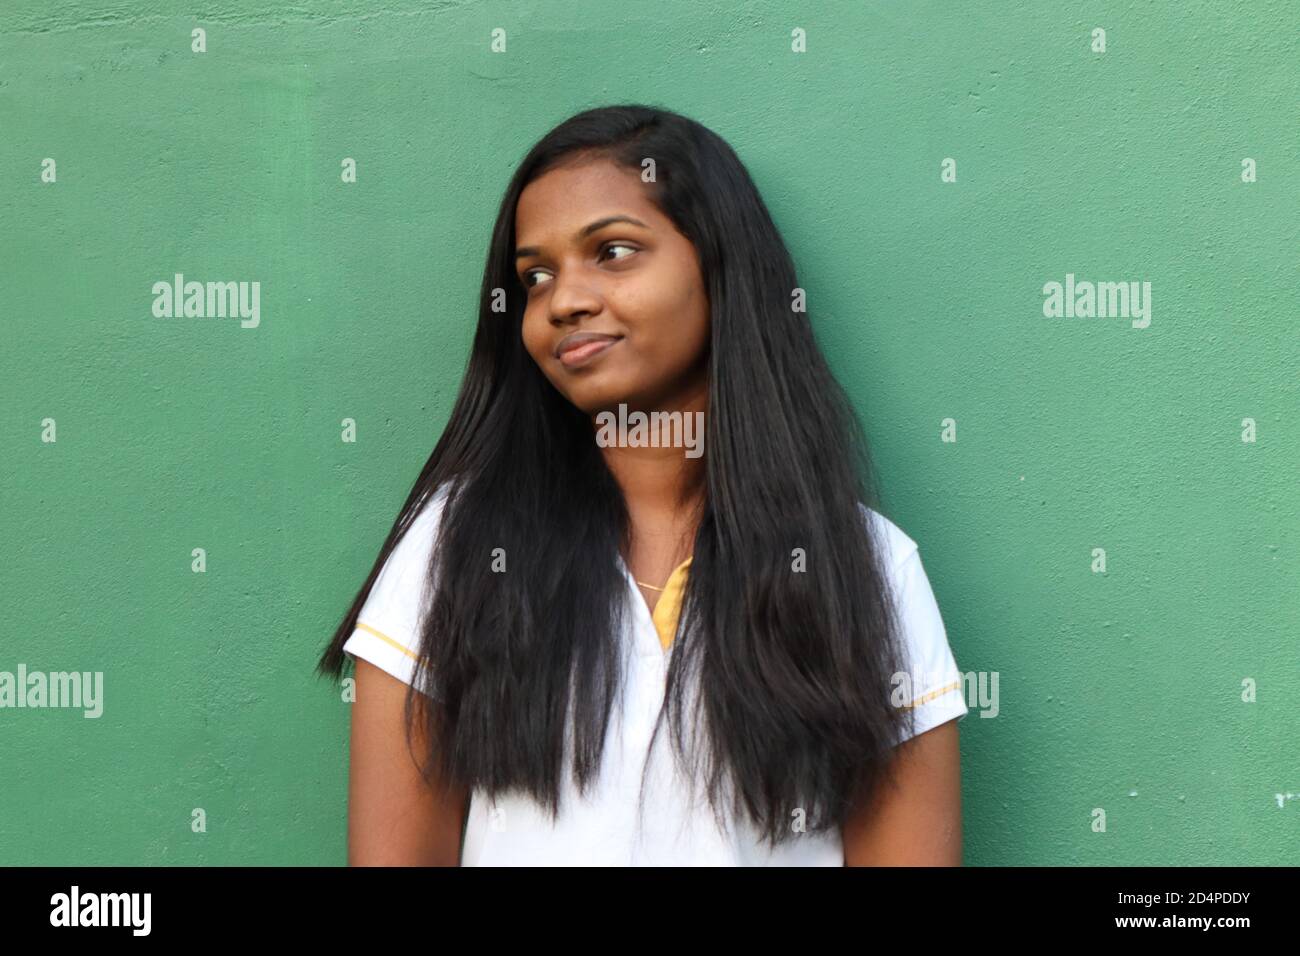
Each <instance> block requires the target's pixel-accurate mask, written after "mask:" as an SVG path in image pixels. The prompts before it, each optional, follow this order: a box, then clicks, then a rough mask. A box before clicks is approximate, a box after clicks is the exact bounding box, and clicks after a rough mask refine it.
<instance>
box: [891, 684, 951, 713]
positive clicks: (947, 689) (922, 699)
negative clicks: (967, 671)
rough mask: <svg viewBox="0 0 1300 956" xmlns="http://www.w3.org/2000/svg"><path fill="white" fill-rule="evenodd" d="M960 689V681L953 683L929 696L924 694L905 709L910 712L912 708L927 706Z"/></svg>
mask: <svg viewBox="0 0 1300 956" xmlns="http://www.w3.org/2000/svg"><path fill="white" fill-rule="evenodd" d="M959 687H961V680H960V679H958V680H955V681H953V682H952V683H951V684H949V685H948V686H947V687H940V688H939V689H938V690H932V691H930V693H928V694H922V695H921V696H920V697H918V698H916V700H914V701H912V702H911V703H910V704H904V705H903V709H904V710H910V709H911V708H913V707H917V706H920V705H921V704H927V703H929V702H930V701H932V700H934V699H935V698H936V697H942V696H943V695H944V694H949V693H951V692H952V691H954V690H956V689H957V688H959Z"/></svg>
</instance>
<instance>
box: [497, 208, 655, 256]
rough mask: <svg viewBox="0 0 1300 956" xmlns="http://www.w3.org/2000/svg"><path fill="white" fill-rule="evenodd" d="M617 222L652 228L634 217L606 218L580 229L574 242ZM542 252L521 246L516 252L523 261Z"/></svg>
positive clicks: (575, 235)
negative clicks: (526, 257)
mask: <svg viewBox="0 0 1300 956" xmlns="http://www.w3.org/2000/svg"><path fill="white" fill-rule="evenodd" d="M615 222H629V223H631V224H632V225H634V226H640V227H641V228H642V229H649V228H650V227H649V226H647V225H646V224H645V223H643V222H642V221H641V220H640V219H634V218H633V217H632V216H606V217H605V218H604V219H597V220H596V221H595V222H593V223H589V224H588V225H585V226H583V227H582V228H581V229H579V230H578V231H577V232H576V233H575V234H574V236H573V241H574V242H577V241H579V240H581V239H585V238H587V237H588V236H590V235H591V234H592V233H593V232H595V231H596V230H597V229H604V228H605V227H606V226H608V225H610V224H611V223H615ZM540 251H541V250H540V249H539V248H538V247H537V246H521V247H520V248H518V249H516V250H515V258H516V259H522V258H524V257H525V256H535V255H537V254H538V253H539V252H540Z"/></svg>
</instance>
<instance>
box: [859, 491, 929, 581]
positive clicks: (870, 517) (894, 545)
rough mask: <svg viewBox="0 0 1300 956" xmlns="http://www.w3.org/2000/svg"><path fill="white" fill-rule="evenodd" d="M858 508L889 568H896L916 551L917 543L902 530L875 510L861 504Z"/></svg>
mask: <svg viewBox="0 0 1300 956" xmlns="http://www.w3.org/2000/svg"><path fill="white" fill-rule="evenodd" d="M858 508H859V510H860V511H861V512H862V517H863V520H864V521H865V522H866V523H867V525H868V527H869V529H870V534H871V535H872V537H873V538H874V540H875V541H876V543H877V545H878V547H879V548H880V549H881V551H882V552H883V553H884V555H885V556H886V557H887V559H888V562H889V566H890V567H891V568H896V567H898V566H899V565H900V564H901V563H902V562H903V561H905V560H907V558H909V557H910V556H911V555H912V553H913V552H915V551H917V550H918V545H917V543H916V542H915V541H914V540H912V538H911V537H909V536H908V535H907V533H906V532H904V531H903V529H902V528H900V527H899V526H898V525H897V524H895V523H894V522H893V521H891V520H890V519H889V518H887V517H885V516H884V515H883V514H881V513H880V512H879V511H877V510H876V509H875V508H872V507H869V506H868V505H865V504H863V503H862V502H858Z"/></svg>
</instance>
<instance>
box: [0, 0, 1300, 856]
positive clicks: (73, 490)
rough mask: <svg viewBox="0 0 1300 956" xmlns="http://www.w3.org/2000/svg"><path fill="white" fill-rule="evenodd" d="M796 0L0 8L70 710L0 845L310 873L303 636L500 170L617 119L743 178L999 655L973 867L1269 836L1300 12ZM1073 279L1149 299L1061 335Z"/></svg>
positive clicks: (324, 788) (10, 270) (10, 539)
mask: <svg viewBox="0 0 1300 956" xmlns="http://www.w3.org/2000/svg"><path fill="white" fill-rule="evenodd" d="M806 6H807V8H808V9H806V10H805V9H804V7H805V5H804V4H799V3H795V4H791V3H782V2H776V0H772V2H731V3H723V2H696V3H662V2H656V3H651V4H642V3H631V2H617V3H610V2H608V0H602V2H587V0H581V2H577V0H575V2H562V3H561V2H543V0H521V2H512V3H473V2H460V3H457V2H443V3H433V4H417V3H414V2H409V0H398V2H384V3H380V2H374V0H370V2H362V0H357V2H349V3H310V4H309V3H300V4H295V5H293V6H292V7H283V8H281V9H278V10H277V9H272V8H273V7H276V5H275V4H262V3H247V4H234V3H226V2H218V3H215V4H211V5H209V6H208V7H207V8H206V9H207V12H206V13H205V14H204V15H203V16H202V18H196V17H195V16H194V15H193V14H192V13H184V14H180V15H178V14H176V13H174V12H173V10H172V8H170V6H169V5H167V4H162V3H125V2H120V0H119V2H115V3H112V2H110V3H97V4H91V3H87V2H81V0H78V2H69V0H63V2H51V3H44V4H18V5H13V4H5V5H4V7H3V9H2V10H0V226H2V228H0V321H2V322H3V336H4V347H3V349H0V382H3V385H2V386H0V387H2V388H3V395H4V403H3V414H2V415H0V460H2V461H3V471H2V474H0V480H2V482H3V485H2V487H3V507H2V509H0V522H2V523H3V524H2V527H0V538H2V539H3V545H2V547H3V585H4V587H3V594H4V597H5V606H6V620H5V623H4V625H3V626H2V627H0V671H7V672H15V673H16V671H17V669H18V667H19V665H23V666H25V667H26V668H27V669H28V670H40V671H63V670H69V671H71V670H76V671H86V672H101V673H102V674H103V682H104V683H103V688H104V692H103V701H102V704H103V712H102V714H101V715H100V716H99V717H97V718H91V719H87V718H86V717H84V716H83V714H82V712H80V711H77V710H75V709H54V708H46V709H35V708H26V709H20V708H4V709H0V773H2V774H3V778H4V785H3V786H2V787H0V863H7V864H28V863H36V862H43V863H54V864H73V863H90V864H151V863H181V864H235V863H252V864H274V863H308V864H337V863H341V862H343V860H344V856H345V852H344V841H345V812H346V768H347V726H348V712H347V708H348V704H346V703H343V702H341V701H340V693H339V691H338V689H337V688H334V687H332V686H330V685H328V684H327V683H326V682H323V681H319V680H317V679H316V678H315V677H314V675H313V671H312V668H313V665H314V662H315V659H316V656H317V654H318V653H319V651H320V649H321V648H322V646H323V644H324V642H325V641H326V640H327V638H328V636H329V634H330V632H331V631H332V629H333V628H334V627H335V626H336V625H337V623H338V621H339V618H340V616H341V615H342V614H343V612H344V611H345V610H346V608H347V606H348V604H349V603H350V601H351V599H352V597H353V596H354V595H355V593H356V589H357V588H358V587H359V586H360V584H361V583H362V581H363V579H364V575H365V573H366V571H367V570H369V567H370V563H371V561H372V560H373V558H374V556H375V554H376V552H377V550H378V548H379V546H380V544H381V543H382V540H383V537H384V534H385V532H386V531H387V529H388V526H389V523H390V522H391V521H392V519H393V517H394V516H395V515H396V513H397V510H398V508H399V507H400V505H401V502H402V499H403V497H404V496H405V493H406V491H407V490H408V488H409V487H410V484H411V482H412V481H413V480H414V478H415V476H416V474H417V472H418V470H419V468H420V466H421V464H422V463H423V462H424V460H425V458H426V457H427V455H428V453H429V452H430V450H431V449H432V447H433V444H434V442H435V441H436V439H437V437H438V435H439V433H440V429H441V427H442V424H443V423H444V421H445V419H446V416H447V414H448V413H449V411H450V402H451V399H452V397H453V395H454V393H455V389H456V387H457V385H458V382H459V378H460V375H461V372H462V369H463V364H464V360H465V358H466V355H467V352H468V347H469V342H470V338H471V332H472V327H473V317H474V315H475V310H476V301H475V297H476V293H477V287H478V283H479V281H480V276H481V270H482V262H483V256H484V252H485V250H486V244H487V240H488V232H489V228H490V225H491V222H492V219H493V217H494V215H495V211H496V204H497V202H498V201H499V197H500V195H501V192H502V190H503V188H504V186H505V182H506V179H507V178H508V175H509V173H510V171H511V169H512V168H513V166H514V165H515V163H516V162H517V161H518V160H519V159H520V158H521V156H522V155H523V153H524V151H525V150H526V148H527V147H528V146H529V145H530V144H531V143H532V142H533V141H534V140H535V139H536V138H537V137H538V136H540V135H541V134H542V133H543V132H545V131H546V130H547V129H548V128H550V126H552V125H553V124H554V123H556V122H558V121H560V120H561V119H563V118H564V117H566V116H568V115H570V114H571V113H573V112H576V111H577V110H579V109H582V108H586V107H589V106H594V105H600V104H604V103H610V102H619V101H644V102H649V103H652V104H656V105H662V106H666V107H668V108H671V109H675V110H678V111H681V112H684V113H686V114H688V115H690V116H692V117H694V118H696V119H698V120H700V121H701V122H703V123H705V124H707V125H709V126H711V127H712V128H713V129H715V130H716V131H717V132H718V133H720V134H721V135H722V136H724V137H725V138H726V139H727V140H728V141H729V142H731V143H732V145H733V146H734V147H735V148H736V150H737V152H738V153H739V154H740V156H741V158H742V159H743V160H744V161H745V162H746V164H747V165H748V166H749V168H750V170H751V172H752V173H753V175H754V178H755V180H756V181H757V182H758V184H759V187H760V189H761V190H762V191H763V193H764V196H765V197H766V199H767V201H768V203H769V205H770V207H771V209H772V211H773V214H774V215H775V217H776V219H777V221H778V223H779V225H780V226H781V228H782V230H783V232H784V234H785V236H786V239H787V241H788V243H789V245H790V247H791V250H792V252H793V254H794V256H795V259H796V261H797V263H798V265H799V270H800V279H801V282H802V284H803V286H804V287H805V288H806V289H807V290H808V297H809V311H810V313H811V315H812V316H813V319H814V322H815V323H816V325H817V328H818V332H819V335H820V337H821V339H822V341H823V343H824V345H825V347H826V350H827V352H828V354H829V355H830V357H831V360H832V362H833V364H834V367H835V369H836V371H837V373H838V374H839V375H840V376H841V377H842V378H843V380H844V381H845V382H846V383H847V385H848V387H849V389H850V391H851V393H852V395H853V398H854V400H855V401H856V402H857V403H858V406H859V408H860V410H861V412H862V414H863V418H864V421H865V423H866V424H867V427H868V432H869V436H870V438H871V440H872V441H873V447H874V452H875V454H876V457H877V459H878V462H879V466H880V471H881V475H882V484H883V487H884V490H885V501H884V510H885V512H886V513H887V514H889V515H890V516H891V517H892V518H894V520H895V521H897V522H898V524H899V525H900V526H901V527H902V528H903V529H904V530H905V531H907V532H908V534H910V535H911V536H912V537H913V538H915V539H916V540H917V541H918V542H919V543H920V546H921V553H922V556H923V558H924V560H925V565H926V569H927V571H928V573H929V575H930V578H931V581H932V583H933V586H934V590H935V593H936V595H937V597H938V600H939V603H940V607H941V608H942V610H943V613H944V617H945V620H946V622H947V626H948V632H949V639H950V641H951V643H952V646H953V649H954V652H955V654H956V657H957V661H958V664H959V665H960V666H961V668H962V669H963V670H964V671H969V672H974V673H977V674H982V675H985V676H986V677H987V676H989V675H992V674H993V673H996V674H997V675H998V681H999V683H998V692H999V693H998V700H997V713H996V716H995V717H992V718H984V717H981V715H980V702H978V701H974V700H972V701H970V703H971V706H972V711H971V714H970V716H969V717H968V718H967V719H966V720H965V721H964V722H963V723H962V725H961V736H962V752H963V780H964V809H965V834H966V860H967V862H968V863H976V864H1025V863H1028V864H1048V863H1068V864H1235V863H1262V864H1283V863H1295V862H1297V861H1298V860H1300V744H1298V743H1297V741H1298V740H1300V653H1298V651H1297V645H1298V638H1300V591H1298V589H1297V585H1298V584H1300V517H1298V510H1300V495H1298V494H1297V472H1298V471H1300V469H1298V467H1297V466H1298V465H1300V434H1298V432H1300V421H1298V418H1300V416H1298V414H1297V413H1298V412H1300V390H1298V389H1297V366H1298V364H1300V363H1297V352H1298V349H1297V316H1298V315H1300V310H1298V309H1297V305H1298V303H1297V290H1298V289H1300V282H1298V281H1297V279H1298V274H1297V250H1298V249H1300V244H1298V241H1297V240H1298V237H1297V223H1298V222H1300V216H1298V215H1297V213H1298V212H1300V208H1298V204H1297V190H1296V183H1297V176H1298V175H1300V156H1298V155H1297V140H1296V135H1295V115H1296V114H1295V110H1296V105H1297V103H1300V89H1298V87H1300V79H1298V77H1300V71H1297V69H1296V65H1297V63H1298V62H1300V56H1298V55H1297V54H1298V51H1297V43H1296V36H1297V31H1296V7H1295V4H1294V3H1291V2H1267V0H1259V2H1252V3H1240V2H1238V3H1217V2H1208V0H1197V2H1178V3H1174V2H1169V3H1140V4H1128V3H1102V2H1085V3H1061V4H1056V3H1037V2H1035V3H1029V2H1025V3H1010V2H995V3H980V4H963V5H953V4H948V3H938V2H916V3H907V4H898V3H875V2H872V3H856V2H855V3H849V2H843V3H840V2H828V3H817V4H807V5H806ZM954 7H959V8H957V9H954ZM195 28H202V29H203V30H204V31H205V46H206V48H205V51H204V52H195V51H194V49H193V42H192V31H193V30H194V29H195ZM497 28H500V29H503V30H504V31H505V35H506V37H507V48H506V50H505V52H499V53H494V52H492V49H491V34H492V31H493V30H494V29H497ZM1096 28H1102V29H1104V30H1105V49H1104V52H1102V51H1101V50H1100V49H1099V48H1098V41H1097V39H1096V38H1095V37H1094V33H1093V31H1094V29H1096ZM796 30H803V31H806V34H805V35H806V50H804V51H802V52H799V51H797V50H796V49H792V47H793V46H796V45H797V43H798V35H797V34H795V33H794V31H796ZM344 158H353V159H355V161H356V166H357V177H356V182H354V183H348V182H344V181H343V177H342V175H341V172H340V169H341V163H342V161H343V159H344ZM50 159H52V160H54V165H53V167H51V166H50V164H48V163H46V160H50ZM945 160H952V161H953V163H955V179H954V178H953V176H952V175H947V176H946V175H945V171H946V170H947V171H949V172H951V170H952V169H953V168H954V166H953V164H951V163H950V164H948V165H947V166H945ZM1247 160H1250V161H1252V162H1247ZM1252 169H1253V171H1254V175H1253V176H1252V175H1251V170H1252ZM176 273H182V274H183V275H184V276H185V277H186V278H187V279H197V280H199V281H209V280H221V281H257V282H259V284H260V285H259V288H260V304H259V316H258V324H257V325H256V326H255V327H254V326H249V325H247V324H246V323H244V322H241V321H240V320H239V319H237V318H215V319H206V318H194V317H191V318H185V317H183V316H182V317H179V318H159V317H156V316H155V315H154V314H153V304H154V294H153V292H152V288H153V285H154V283H156V282H159V281H171V280H172V277H173V276H174V275H175V274H176ZM1067 275H1071V276H1073V277H1074V280H1076V281H1078V282H1084V281H1087V282H1137V283H1139V287H1142V283H1150V286H1149V288H1150V298H1149V299H1147V300H1145V301H1146V304H1147V305H1149V306H1150V312H1149V314H1148V315H1147V316H1146V318H1145V320H1139V319H1138V318H1130V317H1125V316H1119V317H1106V318H1098V317H1093V318H1079V317H1064V316H1062V317H1049V316H1047V315H1045V314H1044V303H1045V299H1046V298H1047V296H1046V295H1045V293H1044V286H1045V285H1046V284H1048V283H1051V282H1054V281H1055V282H1060V283H1063V284H1064V283H1065V282H1066V281H1067V278H1066V277H1067ZM345 419H354V420H355V422H356V438H357V440H356V441H355V442H345V441H343V440H341V432H342V429H341V424H340V423H341V422H343V420H345ZM947 420H950V421H947ZM1246 420H1250V421H1246ZM51 422H52V423H53V424H52V426H51ZM1252 423H1253V424H1252ZM954 435H955V438H956V440H955V441H953V440H951V439H952V438H953V437H954ZM51 438H53V439H55V440H53V441H51V440H50V439H51ZM196 548H202V549H203V550H204V553H205V555H206V566H205V570H203V572H202V573H196V571H195V570H193V561H194V557H193V552H194V549H196ZM1096 549H1104V555H1105V570H1104V572H1102V571H1101V570H1100V565H1099V564H1098V560H1099V559H1098V552H1097V550H1096ZM1252 688H1253V694H1252ZM990 710H991V709H990ZM986 712H989V711H986ZM196 808H201V809H202V811H203V815H204V818H205V820H206V832H197V833H196V832H194V827H193V826H192V820H193V819H194V812H195V810H196ZM1098 810H1102V811H1104V814H1105V822H1106V826H1105V831H1104V832H1098V828H1097V825H1096V822H1095V821H1097V820H1098V819H1100V817H1099V815H1098V813H1097V811H1098Z"/></svg>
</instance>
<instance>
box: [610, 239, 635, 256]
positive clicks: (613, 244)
mask: <svg viewBox="0 0 1300 956" xmlns="http://www.w3.org/2000/svg"><path fill="white" fill-rule="evenodd" d="M610 249H630V250H632V251H633V252H636V251H637V249H636V246H629V245H627V244H626V243H623V242H611V243H610V244H609V245H607V246H605V248H604V249H602V250H601V251H602V252H606V251H608V250H610ZM621 258H624V259H626V258H627V256H622V257H621Z"/></svg>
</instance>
